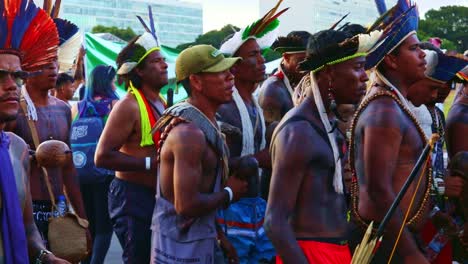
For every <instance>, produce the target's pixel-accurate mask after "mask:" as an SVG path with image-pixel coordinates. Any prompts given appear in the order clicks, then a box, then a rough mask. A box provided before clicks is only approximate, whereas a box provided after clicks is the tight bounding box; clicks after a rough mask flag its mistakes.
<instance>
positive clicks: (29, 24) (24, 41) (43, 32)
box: [0, 0, 59, 71]
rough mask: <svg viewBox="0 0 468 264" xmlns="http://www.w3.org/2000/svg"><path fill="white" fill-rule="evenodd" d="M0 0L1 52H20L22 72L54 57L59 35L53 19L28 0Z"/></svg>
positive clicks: (37, 67)
mask: <svg viewBox="0 0 468 264" xmlns="http://www.w3.org/2000/svg"><path fill="white" fill-rule="evenodd" d="M1 1H2V5H0V16H1V17H0V53H17V54H21V55H22V61H21V66H22V68H23V70H25V71H35V70H38V69H40V68H41V67H43V66H44V65H46V64H48V63H50V62H51V61H54V60H56V59H57V47H58V44H59V38H58V33H57V28H56V26H55V23H54V21H53V20H52V18H51V17H50V16H49V15H47V13H46V12H45V11H44V10H42V9H40V8H38V7H37V6H36V5H35V4H34V2H33V1H31V0H30V1H28V0H1Z"/></svg>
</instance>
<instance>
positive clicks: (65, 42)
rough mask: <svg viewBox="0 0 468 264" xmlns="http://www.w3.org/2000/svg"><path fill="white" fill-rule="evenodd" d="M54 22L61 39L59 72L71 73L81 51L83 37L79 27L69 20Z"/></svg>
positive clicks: (58, 19)
mask: <svg viewBox="0 0 468 264" xmlns="http://www.w3.org/2000/svg"><path fill="white" fill-rule="evenodd" d="M54 22H55V25H56V26H57V30H58V34H59V39H60V44H59V48H58V62H59V71H60V72H69V71H71V70H72V68H73V64H74V63H75V61H76V58H77V56H78V53H79V51H80V48H81V45H82V42H83V36H82V34H81V32H80V29H79V28H78V26H77V25H75V24H73V23H72V22H70V21H68V20H65V19H61V18H54Z"/></svg>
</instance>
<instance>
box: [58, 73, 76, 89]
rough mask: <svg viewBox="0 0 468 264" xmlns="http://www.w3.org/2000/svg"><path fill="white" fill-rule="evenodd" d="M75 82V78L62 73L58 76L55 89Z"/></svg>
mask: <svg viewBox="0 0 468 264" xmlns="http://www.w3.org/2000/svg"><path fill="white" fill-rule="evenodd" d="M74 81H75V79H73V77H71V76H70V75H68V74H66V73H60V74H59V75H58V76H57V83H56V84H55V88H60V87H62V86H63V85H65V84H66V83H67V82H71V83H73V82H74Z"/></svg>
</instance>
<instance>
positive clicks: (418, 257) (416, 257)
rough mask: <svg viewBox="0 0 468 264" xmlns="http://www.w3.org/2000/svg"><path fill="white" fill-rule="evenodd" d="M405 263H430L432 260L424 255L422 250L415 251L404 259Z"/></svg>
mask: <svg viewBox="0 0 468 264" xmlns="http://www.w3.org/2000/svg"><path fill="white" fill-rule="evenodd" d="M403 263H405V264H429V263H430V262H429V261H428V260H427V259H426V258H425V257H424V255H423V254H422V253H421V252H419V251H418V252H414V253H413V254H411V255H409V256H406V257H405V258H404V259H403Z"/></svg>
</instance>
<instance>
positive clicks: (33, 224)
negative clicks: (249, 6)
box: [0, 0, 468, 264]
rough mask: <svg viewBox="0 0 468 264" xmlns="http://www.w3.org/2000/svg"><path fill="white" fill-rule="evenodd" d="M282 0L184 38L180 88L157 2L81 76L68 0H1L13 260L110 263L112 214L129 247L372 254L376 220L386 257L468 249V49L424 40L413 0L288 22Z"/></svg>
mask: <svg viewBox="0 0 468 264" xmlns="http://www.w3.org/2000/svg"><path fill="white" fill-rule="evenodd" d="M281 2H282V1H279V2H278V3H277V5H276V6H275V7H274V8H272V9H271V10H270V11H269V12H268V13H267V14H265V16H263V17H262V18H260V19H259V20H257V21H255V22H254V23H253V24H251V25H250V26H248V27H245V28H243V29H241V30H240V31H237V32H234V33H233V34H232V35H230V36H228V37H227V39H226V40H224V42H223V44H222V45H221V46H220V47H219V49H218V48H215V47H213V46H211V45H196V46H192V47H189V48H187V49H185V50H183V51H182V52H181V53H180V54H179V55H178V57H177V60H176V64H175V71H176V72H175V73H176V81H177V83H179V84H180V85H182V86H183V88H184V89H185V90H186V91H187V94H188V98H187V99H186V100H184V101H183V102H179V103H177V104H174V105H171V104H172V102H170V101H169V102H168V101H166V99H165V98H164V97H163V96H162V94H161V91H162V89H163V87H164V86H165V85H167V84H168V65H167V63H166V61H165V58H164V56H163V53H162V52H161V48H160V47H161V46H160V43H159V39H158V37H157V32H156V31H155V28H156V27H155V25H154V20H153V19H152V12H151V9H149V10H150V11H149V15H150V19H149V23H150V24H149V25H148V24H145V22H144V20H143V19H141V18H140V21H141V22H142V24H143V27H144V28H145V30H146V32H145V33H143V34H141V35H139V36H137V37H135V38H134V39H133V40H131V41H130V42H129V43H128V44H127V45H126V46H125V47H124V48H123V49H122V51H121V52H120V53H119V54H118V57H117V60H116V65H117V68H116V69H115V68H114V67H112V66H109V65H99V66H97V67H96V68H94V69H93V70H92V72H91V74H90V76H84V70H83V63H84V54H85V52H84V49H82V48H81V43H80V41H79V39H81V38H80V37H79V34H80V33H79V30H78V28H77V27H76V25H74V24H73V23H71V22H69V21H66V20H63V19H60V18H57V14H58V11H57V9H58V7H52V6H51V3H50V1H45V4H44V7H43V8H39V7H37V6H36V5H35V4H34V2H33V1H28V0H2V1H1V6H0V14H1V16H0V31H1V32H0V165H1V169H0V181H1V183H0V194H1V196H0V210H1V212H0V221H1V229H0V230H1V231H0V263H6V264H24V263H74V262H77V261H78V262H81V263H91V264H98V263H105V258H106V254H107V251H108V249H109V246H110V242H111V239H112V235H113V233H115V234H116V236H117V238H118V240H119V244H120V245H121V247H122V249H123V250H122V252H123V253H122V262H123V263H137V264H139V263H155V264H160V263H161V264H164V263H174V264H182V263H242V264H250V263H264V264H266V263H294V264H296V263H368V262H364V261H363V260H362V258H360V256H357V255H356V254H355V256H354V257H353V252H358V250H357V249H358V248H360V249H361V250H362V248H363V247H364V244H360V243H361V241H362V239H363V237H367V236H369V235H370V234H372V235H376V234H379V235H381V234H383V238H381V240H379V242H378V243H377V246H376V247H375V249H374V248H371V251H372V252H373V253H372V260H371V262H370V263H408V264H419V263H440V264H442V263H452V261H458V262H459V263H468V223H466V222H465V221H466V220H467V217H468V205H467V204H466V199H468V188H467V187H468V185H467V182H466V181H467V179H468V178H467V176H468V152H467V151H468V141H467V140H466V135H467V134H468V57H467V56H466V55H467V54H465V55H463V54H457V53H456V52H452V53H450V54H449V53H447V52H445V51H443V50H441V49H440V42H436V41H433V42H420V40H419V39H418V37H417V29H418V21H419V15H418V12H417V8H416V7H415V5H414V4H412V3H411V2H410V1H406V0H398V1H397V4H396V5H395V6H394V7H393V8H391V9H390V10H388V11H387V10H385V8H383V9H382V6H380V10H379V11H381V12H382V14H381V17H380V18H379V19H378V20H377V21H376V23H374V24H373V25H372V26H370V27H367V28H366V27H363V26H361V25H358V24H351V23H346V22H345V21H341V20H340V21H338V22H337V23H335V24H334V25H330V26H331V27H330V28H329V29H325V30H322V31H319V32H314V33H313V34H311V33H309V32H306V31H292V32H290V33H289V34H287V35H286V36H279V37H278V36H277V30H276V29H277V27H278V26H279V22H278V17H279V16H280V15H281V14H283V13H284V12H286V11H287V9H283V10H279V6H280V4H281ZM385 11H387V12H385ZM290 12H291V11H290ZM342 20H343V19H342ZM267 48H271V49H274V50H275V51H277V52H279V53H281V54H282V59H281V63H280V65H279V67H278V69H277V70H276V72H275V73H273V74H271V75H270V76H269V77H268V76H267V73H266V72H265V59H264V57H263V56H262V50H264V49H267ZM72 72H73V74H71V73H72ZM116 82H118V83H119V84H121V85H123V86H124V87H125V88H126V89H127V91H128V92H127V94H126V95H125V96H124V97H122V98H119V97H118V96H117V94H116V91H115V90H116V86H115V83H116ZM78 87H80V92H81V95H80V101H79V102H77V103H75V104H73V105H70V104H69V100H71V99H72V97H73V94H74V93H75V91H76V89H78ZM449 94H454V95H455V96H454V99H453V103H452V101H451V100H447V97H448V96H449ZM441 104H444V107H445V108H450V111H449V112H448V116H447V118H445V114H444V111H443V109H442V108H441ZM450 104H451V105H450ZM56 142H64V143H65V144H66V145H68V146H69V148H70V150H68V151H65V152H63V153H58V154H57V149H58V147H52V148H50V150H51V151H50V152H46V153H45V158H40V157H39V148H40V146H41V144H42V143H44V144H47V143H50V144H57V143H56ZM62 144H63V143H62ZM53 146H55V145H53ZM35 151H36V154H35V153H34V152H35ZM60 155H62V156H65V157H66V158H64V159H61V158H60V157H62V156H60ZM43 159H45V160H49V162H48V163H47V162H43V161H42V160H43ZM46 164H49V165H46ZM50 164H51V165H50ZM413 178H414V180H413V181H411V180H408V179H413ZM391 208H392V209H391ZM64 215H74V216H75V217H76V219H78V222H79V223H84V224H82V225H83V226H84V227H85V228H86V229H85V233H84V235H85V240H86V245H87V247H88V249H87V251H86V254H85V256H84V257H81V258H80V259H76V258H68V257H67V255H62V253H61V252H59V251H54V249H55V248H54V247H53V245H52V244H53V243H52V242H53V241H52V239H50V235H51V230H49V223H50V222H51V219H54V218H58V217H64ZM372 227H374V228H372ZM377 227H378V230H377ZM366 230H367V232H366ZM369 232H370V233H369ZM70 242H71V241H67V240H66V239H64V240H63V241H59V243H62V244H64V245H67V244H68V243H70ZM54 243H56V242H55V241H54Z"/></svg>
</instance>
